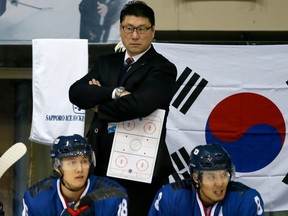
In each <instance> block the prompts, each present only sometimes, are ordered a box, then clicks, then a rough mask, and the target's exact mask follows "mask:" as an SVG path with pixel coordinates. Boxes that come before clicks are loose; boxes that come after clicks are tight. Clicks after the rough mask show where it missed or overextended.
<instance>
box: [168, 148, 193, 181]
mask: <svg viewBox="0 0 288 216" xmlns="http://www.w3.org/2000/svg"><path fill="white" fill-rule="evenodd" d="M171 158H172V160H173V162H174V164H175V165H176V167H177V170H176V173H173V174H172V177H173V178H174V180H175V181H179V180H181V179H182V178H181V176H183V178H188V179H189V178H190V174H189V172H188V171H187V169H186V168H187V167H188V165H189V160H190V156H189V153H188V152H187V151H186V149H185V148H184V147H182V148H180V149H178V151H176V152H174V153H172V154H171ZM181 159H182V160H181Z"/></svg>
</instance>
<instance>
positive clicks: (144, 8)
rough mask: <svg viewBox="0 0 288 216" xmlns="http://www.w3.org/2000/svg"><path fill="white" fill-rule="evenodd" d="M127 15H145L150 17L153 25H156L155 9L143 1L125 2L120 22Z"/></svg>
mask: <svg viewBox="0 0 288 216" xmlns="http://www.w3.org/2000/svg"><path fill="white" fill-rule="evenodd" d="M125 16H136V17H145V18H148V19H149V21H150V23H151V25H152V26H154V25H155V15H154V11H153V9H152V8H151V7H149V6H148V5H147V4H146V3H145V2H143V1H129V2H128V3H127V4H125V5H124V7H123V9H122V10H121V13H120V23H122V21H123V20H124V18H125Z"/></svg>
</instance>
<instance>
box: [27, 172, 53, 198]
mask: <svg viewBox="0 0 288 216" xmlns="http://www.w3.org/2000/svg"><path fill="white" fill-rule="evenodd" d="M53 181H57V179H56V178H52V177H48V178H45V179H41V180H39V181H38V182H37V183H35V184H34V185H32V186H31V187H29V188H28V191H29V193H30V195H31V197H35V196H37V195H38V194H39V193H41V192H44V191H47V190H51V189H52V188H53Z"/></svg>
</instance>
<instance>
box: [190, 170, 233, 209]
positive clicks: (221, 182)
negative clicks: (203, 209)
mask: <svg viewBox="0 0 288 216" xmlns="http://www.w3.org/2000/svg"><path fill="white" fill-rule="evenodd" d="M194 180H196V181H198V184H199V185H200V190H199V195H200V198H201V200H202V202H203V203H204V204H205V205H208V206H209V205H213V204H214V203H216V202H219V201H221V200H223V199H224V197H225V194H226V190H227V186H228V183H229V180H230V174H229V172H228V171H227V170H217V171H203V174H202V179H201V180H200V179H198V180H197V179H195V178H194Z"/></svg>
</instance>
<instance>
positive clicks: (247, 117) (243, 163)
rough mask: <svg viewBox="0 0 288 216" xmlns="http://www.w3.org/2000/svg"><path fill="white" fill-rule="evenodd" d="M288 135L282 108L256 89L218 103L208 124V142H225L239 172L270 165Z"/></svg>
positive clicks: (222, 143) (251, 170) (255, 169)
mask: <svg viewBox="0 0 288 216" xmlns="http://www.w3.org/2000/svg"><path fill="white" fill-rule="evenodd" d="M285 135H286V127H285V120H284V118H283V116H282V113H281V111H280V110H279V108H278V107H277V106H276V105H275V104H274V103H273V102H272V101H271V100H269V99H268V98H266V97H264V96H262V95H260V94H256V93H238V94H234V95H231V96H229V97H227V98H225V99H223V100H222V101H220V103H218V104H217V105H216V106H215V108H214V109H213V110H212V112H211V113H210V115H209V118H208V120H207V124H206V133H205V136H206V142H207V143H218V144H220V145H222V146H223V147H224V148H225V149H226V150H227V152H228V153H229V154H230V155H231V157H232V160H233V162H234V165H235V168H236V171H237V172H253V171H257V170H260V169H262V168H264V167H266V166H267V165H269V164H270V163H271V162H272V161H273V160H274V159H275V158H276V157H277V155H278V154H279V153H280V151H281V149H282V147H283V145H284V141H285Z"/></svg>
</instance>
